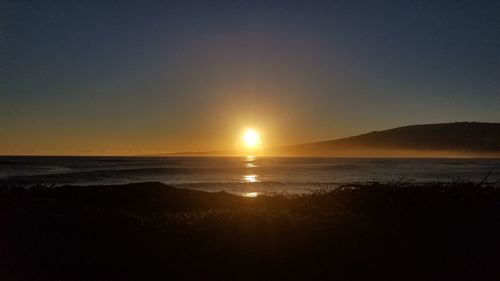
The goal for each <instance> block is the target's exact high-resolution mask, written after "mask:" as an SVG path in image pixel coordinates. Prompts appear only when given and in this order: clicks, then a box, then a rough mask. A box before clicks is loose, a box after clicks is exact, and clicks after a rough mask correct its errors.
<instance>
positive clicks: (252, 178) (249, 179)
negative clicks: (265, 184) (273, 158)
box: [243, 175, 259, 182]
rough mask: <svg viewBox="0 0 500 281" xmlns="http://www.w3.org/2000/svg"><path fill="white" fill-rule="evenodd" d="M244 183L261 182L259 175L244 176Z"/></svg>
mask: <svg viewBox="0 0 500 281" xmlns="http://www.w3.org/2000/svg"><path fill="white" fill-rule="evenodd" d="M243 182H259V176H257V175H243Z"/></svg>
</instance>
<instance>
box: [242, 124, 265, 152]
mask: <svg viewBox="0 0 500 281" xmlns="http://www.w3.org/2000/svg"><path fill="white" fill-rule="evenodd" d="M243 144H244V145H245V146H246V147H247V148H257V147H259V146H260V145H261V144H262V141H261V140H260V136H259V133H257V132H256V131H255V130H254V129H252V128H250V129H247V130H246V131H245V133H244V134H243Z"/></svg>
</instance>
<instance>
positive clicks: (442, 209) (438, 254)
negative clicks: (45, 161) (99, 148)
mask: <svg viewBox="0 0 500 281" xmlns="http://www.w3.org/2000/svg"><path fill="white" fill-rule="evenodd" d="M499 203H500V190H499V189H498V186H496V183H492V182H489V181H488V179H486V180H485V181H483V182H476V183H472V182H448V183H439V184H438V183H434V184H415V183H409V182H404V181H400V182H393V183H375V182H372V183H364V184H363V183H354V184H346V185H342V186H339V187H338V188H336V189H335V190H331V191H322V192H316V193H309V194H295V195H293V194H288V195H272V196H266V195H259V196H257V197H244V196H239V195H234V194H230V193H227V192H212V193H210V192H203V191H197V190H189V189H179V188H175V187H170V186H167V185H165V184H162V183H157V182H149V183H136V184H127V185H111V186H110V185H108V186H99V185H96V186H84V187H80V186H61V187H49V186H43V185H38V186H31V187H30V188H26V187H25V186H14V185H8V186H6V185H3V186H1V188H0V208H1V217H0V218H1V220H0V223H1V227H0V229H2V232H1V238H2V239H1V240H0V241H1V245H0V247H1V249H2V251H0V253H1V254H0V255H1V256H0V260H1V261H2V265H1V266H0V269H1V271H0V276H1V277H2V278H1V279H2V280H148V279H150V280H151V279H153V280H157V279H173V280H182V279H198V280H199V279H204V280H207V279H217V280H278V279H279V280H325V279H328V280H333V279H335V280H366V279H369V278H370V279H371V278H377V279H385V280H423V279H425V280H445V279H446V280H497V279H498V276H499V274H500V271H499V269H498V261H499V260H500V243H499V242H498V237H499V236H500V222H499V220H498V214H499V213H500V212H499V211H500V204H499Z"/></svg>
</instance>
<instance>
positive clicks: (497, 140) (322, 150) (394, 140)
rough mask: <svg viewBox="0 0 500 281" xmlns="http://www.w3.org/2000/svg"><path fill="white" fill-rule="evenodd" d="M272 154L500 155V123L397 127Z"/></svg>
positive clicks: (275, 151)
mask: <svg viewBox="0 0 500 281" xmlns="http://www.w3.org/2000/svg"><path fill="white" fill-rule="evenodd" d="M266 154H272V155H323V156H500V123H478V122H459V123H445V124H427V125H412V126H405V127H398V128H394V129H389V130H384V131H374V132H370V133H367V134H362V135H358V136H353V137H348V138H342V139H336V140H329V141H322V142H315V143H307V144H299V145H293V146H286V147H279V148H272V149H269V150H267V151H266Z"/></svg>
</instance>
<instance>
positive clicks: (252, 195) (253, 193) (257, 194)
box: [243, 192, 259, 198]
mask: <svg viewBox="0 0 500 281" xmlns="http://www.w3.org/2000/svg"><path fill="white" fill-rule="evenodd" d="M243 196H245V197H252V198H253V197H257V196H259V193H258V192H246V193H243Z"/></svg>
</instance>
